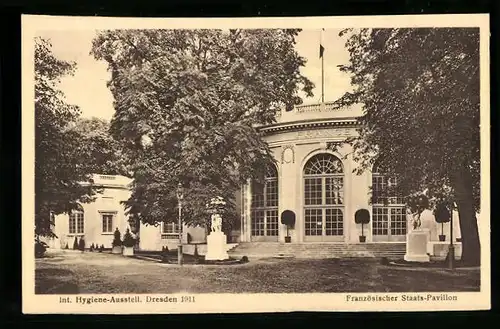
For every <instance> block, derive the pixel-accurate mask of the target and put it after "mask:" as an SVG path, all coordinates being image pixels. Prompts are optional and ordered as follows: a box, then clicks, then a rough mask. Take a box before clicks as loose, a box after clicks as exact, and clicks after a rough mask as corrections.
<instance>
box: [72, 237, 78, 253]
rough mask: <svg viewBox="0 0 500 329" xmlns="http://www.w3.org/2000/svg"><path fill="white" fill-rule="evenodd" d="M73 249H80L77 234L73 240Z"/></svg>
mask: <svg viewBox="0 0 500 329" xmlns="http://www.w3.org/2000/svg"><path fill="white" fill-rule="evenodd" d="M73 250H78V239H77V238H76V236H75V241H74V242H73Z"/></svg>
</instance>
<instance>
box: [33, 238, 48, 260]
mask: <svg viewBox="0 0 500 329" xmlns="http://www.w3.org/2000/svg"><path fill="white" fill-rule="evenodd" d="M47 248H48V246H47V244H46V243H45V242H42V241H35V258H42V257H43V256H44V255H45V252H46V251H47Z"/></svg>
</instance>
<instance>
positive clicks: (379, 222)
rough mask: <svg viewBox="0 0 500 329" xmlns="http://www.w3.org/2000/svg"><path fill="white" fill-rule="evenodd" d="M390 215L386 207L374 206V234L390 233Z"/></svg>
mask: <svg viewBox="0 0 500 329" xmlns="http://www.w3.org/2000/svg"><path fill="white" fill-rule="evenodd" d="M388 227H389V217H388V209H387V208H386V207H373V235H388V234H389V231H388Z"/></svg>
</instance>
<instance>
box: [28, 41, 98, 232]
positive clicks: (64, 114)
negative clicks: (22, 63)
mask: <svg viewBox="0 0 500 329" xmlns="http://www.w3.org/2000/svg"><path fill="white" fill-rule="evenodd" d="M51 47H52V46H51V44H50V42H49V41H47V40H45V39H41V38H36V40H35V65H34V67H35V232H36V234H38V235H41V236H52V237H53V236H54V234H53V232H52V226H53V225H54V215H57V214H61V213H64V212H66V213H68V212H69V211H71V210H72V209H76V208H77V207H78V202H89V201H91V200H92V199H91V197H92V195H93V193H94V192H93V190H92V185H82V184H80V183H81V182H86V181H89V178H90V176H89V175H88V172H87V171H86V168H85V165H84V163H82V162H81V158H80V156H79V149H80V138H79V135H78V134H77V133H76V132H74V131H71V130H70V129H68V128H69V126H70V124H71V123H74V122H75V120H76V119H77V117H78V116H79V109H78V107H76V106H74V105H69V104H67V103H66V102H65V101H64V94H63V93H62V92H61V91H60V90H59V89H58V84H59V83H60V81H61V78H62V77H64V76H66V75H71V74H73V72H74V70H75V63H69V62H65V61H61V60H59V59H57V58H56V57H54V55H53V54H52V50H51Z"/></svg>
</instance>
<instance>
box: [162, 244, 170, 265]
mask: <svg viewBox="0 0 500 329" xmlns="http://www.w3.org/2000/svg"><path fill="white" fill-rule="evenodd" d="M168 258H169V255H168V247H167V246H164V247H161V261H162V263H168Z"/></svg>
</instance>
